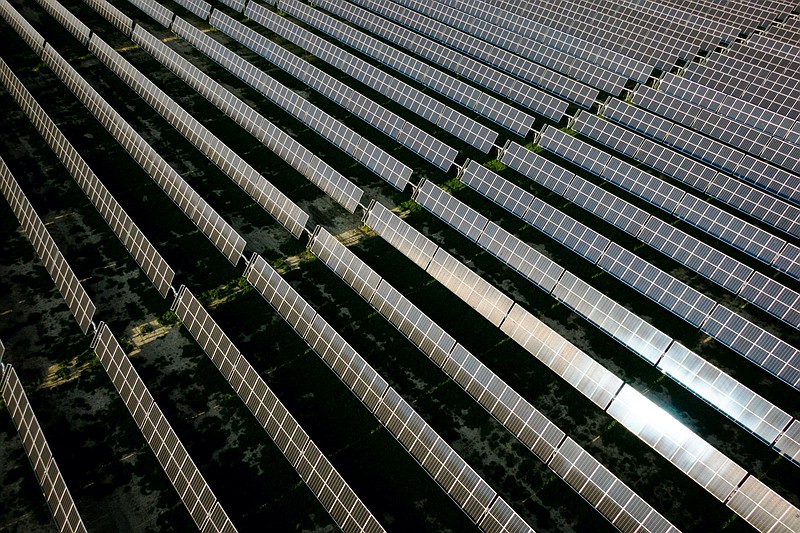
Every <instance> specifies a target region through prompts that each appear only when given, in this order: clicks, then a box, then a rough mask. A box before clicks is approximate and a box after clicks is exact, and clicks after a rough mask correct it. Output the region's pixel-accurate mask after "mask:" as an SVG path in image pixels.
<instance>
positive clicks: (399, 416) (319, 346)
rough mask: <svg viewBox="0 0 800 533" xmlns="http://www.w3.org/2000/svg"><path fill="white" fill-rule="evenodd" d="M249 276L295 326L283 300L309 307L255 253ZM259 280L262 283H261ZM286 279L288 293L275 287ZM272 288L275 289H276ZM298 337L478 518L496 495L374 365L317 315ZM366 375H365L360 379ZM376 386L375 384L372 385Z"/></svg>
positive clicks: (295, 324) (471, 514)
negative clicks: (317, 354)
mask: <svg viewBox="0 0 800 533" xmlns="http://www.w3.org/2000/svg"><path fill="white" fill-rule="evenodd" d="M246 276H247V279H248V281H250V283H251V284H252V285H253V286H254V287H255V288H256V289H258V290H259V292H261V294H262V296H263V297H264V298H265V299H266V300H267V301H268V302H269V303H270V305H272V307H273V308H275V309H276V310H277V311H278V312H279V313H280V314H281V316H283V317H284V318H285V319H286V320H287V322H289V323H290V324H291V325H292V327H293V328H295V331H298V333H299V330H298V324H297V322H296V321H294V320H292V319H291V317H290V315H289V314H288V313H287V312H286V311H285V310H284V307H285V306H284V302H287V301H292V302H294V305H295V306H299V307H301V308H305V307H310V306H309V305H308V303H307V302H305V300H303V299H302V297H301V296H299V295H298V294H297V293H296V292H295V291H294V289H292V288H291V287H290V286H289V285H288V284H287V283H286V282H285V281H283V280H282V279H281V280H280V281H279V282H277V283H276V282H275V281H274V280H275V278H280V276H278V274H277V273H276V272H275V271H274V270H272V268H270V267H269V266H268V265H267V264H266V262H265V261H264V260H263V259H262V258H261V257H259V256H258V255H254V256H253V258H252V259H251V260H250V262H249V263H248V266H247V270H246ZM264 280H266V281H267V282H266V283H265V282H264ZM281 284H285V286H286V287H288V293H289V294H286V293H285V292H283V291H281V289H279V288H278V287H280V286H281ZM276 288H278V289H277V290H276ZM302 336H303V337H304V338H305V340H306V342H308V344H309V345H310V346H311V347H312V348H313V349H314V350H315V351H316V352H317V353H319V354H320V356H322V357H323V359H324V360H325V361H326V362H327V363H328V364H329V365H330V366H331V367H332V368H333V369H334V371H336V372H337V374H339V376H340V377H341V378H342V380H343V381H344V382H345V383H347V384H348V385H349V386H350V388H351V389H352V390H353V392H354V393H355V394H356V395H357V396H358V397H359V398H360V399H361V400H362V401H363V402H364V403H365V404H366V405H367V406H369V407H370V408H371V409H372V410H374V413H375V416H376V417H377V418H378V420H380V421H381V423H382V424H383V425H384V426H385V427H386V428H387V429H388V430H389V431H390V432H391V433H392V434H393V435H394V436H395V438H397V440H398V441H399V442H400V443H401V444H402V445H403V446H404V447H405V448H406V449H407V450H408V451H409V453H411V455H412V456H413V457H414V458H415V459H416V460H417V461H418V462H419V463H420V464H421V465H422V466H423V467H424V468H425V469H426V470H427V471H428V473H429V474H430V475H431V476H432V477H433V478H434V479H435V480H436V482H437V483H439V485H440V486H441V487H442V488H443V489H445V491H446V492H447V493H448V494H449V495H450V496H451V497H452V498H453V499H454V500H455V501H456V502H457V503H458V504H459V505H460V506H461V508H462V509H463V510H464V512H466V513H467V515H469V516H470V517H471V518H472V519H473V520H476V521H477V520H479V519H480V517H481V516H482V515H483V513H485V512H486V509H487V507H488V506H489V504H491V502H492V501H494V499H495V498H496V497H497V494H496V493H495V492H494V491H493V490H492V489H491V487H489V486H488V485H487V484H486V482H485V481H484V480H483V479H482V478H481V477H480V476H479V475H478V474H476V473H475V472H474V471H473V470H472V468H471V467H470V466H469V465H467V464H466V463H465V462H464V460H463V459H462V458H461V457H460V456H459V455H458V454H457V453H456V452H455V451H454V450H453V449H452V448H451V447H450V446H449V445H448V444H447V443H446V442H445V441H444V440H442V438H441V437H439V435H438V434H437V433H436V432H435V431H434V430H433V429H432V428H431V427H430V426H429V425H428V424H427V422H425V420H423V419H422V417H420V416H419V415H418V414H417V413H416V411H414V409H413V408H412V407H411V406H410V405H409V404H408V403H407V402H406V401H405V400H403V398H402V397H400V395H398V394H397V393H396V392H395V391H394V389H392V388H391V387H388V385H387V384H386V382H385V381H383V380H382V379H380V376H378V375H377V374H376V373H375V372H374V370H372V368H371V367H370V366H369V365H368V364H367V363H366V362H365V361H364V360H363V359H362V358H361V356H360V355H359V354H358V353H357V352H355V350H353V349H352V348H351V347H350V346H349V345H348V344H347V343H346V342H345V341H344V339H342V338H341V336H340V335H339V334H338V333H336V331H335V330H333V329H332V328H331V327H330V325H328V324H327V323H326V322H325V320H324V319H323V318H322V317H321V316H320V315H317V316H316V317H315V318H314V323H313V324H312V325H311V327H310V328H308V329H306V330H305V331H304V333H303V334H302ZM365 378H366V379H365ZM376 385H377V386H378V388H375V387H376Z"/></svg>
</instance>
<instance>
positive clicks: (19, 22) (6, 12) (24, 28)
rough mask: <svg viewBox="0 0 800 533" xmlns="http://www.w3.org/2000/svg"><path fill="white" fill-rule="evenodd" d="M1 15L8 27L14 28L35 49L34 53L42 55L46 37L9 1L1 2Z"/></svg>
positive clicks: (2, 0)
mask: <svg viewBox="0 0 800 533" xmlns="http://www.w3.org/2000/svg"><path fill="white" fill-rule="evenodd" d="M0 14H2V15H3V18H4V19H5V20H6V22H8V25H9V26H11V27H12V28H14V30H15V31H16V32H17V33H18V34H19V36H20V37H22V39H23V40H24V41H25V42H26V43H28V45H29V46H30V47H31V48H33V51H34V53H36V55H41V53H42V49H43V48H44V37H42V36H41V35H40V34H39V32H37V31H36V30H35V29H33V26H31V25H30V23H29V22H28V21H27V20H25V18H24V17H23V16H22V15H20V14H19V13H18V12H17V10H16V9H14V7H12V6H11V4H10V3H9V2H8V0H0Z"/></svg>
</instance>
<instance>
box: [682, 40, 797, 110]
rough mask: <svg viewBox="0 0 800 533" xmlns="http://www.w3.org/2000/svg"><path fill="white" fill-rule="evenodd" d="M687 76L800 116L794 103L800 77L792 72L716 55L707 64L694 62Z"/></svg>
mask: <svg viewBox="0 0 800 533" xmlns="http://www.w3.org/2000/svg"><path fill="white" fill-rule="evenodd" d="M685 76H686V78H688V79H690V80H692V81H694V82H697V83H699V84H701V85H706V86H708V87H711V88H712V89H715V90H717V91H721V92H724V93H727V94H730V95H731V96H734V97H736V98H740V99H742V100H745V101H747V102H750V103H751V104H754V105H756V106H759V107H765V108H767V109H769V110H770V111H774V112H776V113H779V114H781V115H785V116H786V117H789V118H791V119H798V118H800V110H798V109H797V108H796V106H794V105H793V102H794V101H795V100H796V99H797V98H798V96H800V81H798V80H797V79H795V77H794V76H793V75H792V74H791V73H786V72H782V71H781V70H776V69H774V68H773V69H771V68H760V67H756V66H753V65H750V64H749V63H747V62H745V61H742V60H741V59H737V58H735V57H728V56H723V55H714V56H712V57H711V59H710V60H709V61H708V62H707V63H706V64H705V65H700V64H699V63H692V64H690V65H689V66H688V67H687V69H686V74H685Z"/></svg>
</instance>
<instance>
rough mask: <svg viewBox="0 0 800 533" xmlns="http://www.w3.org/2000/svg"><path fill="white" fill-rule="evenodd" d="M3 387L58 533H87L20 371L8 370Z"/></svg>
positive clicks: (0, 345)
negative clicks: (18, 372) (20, 376)
mask: <svg viewBox="0 0 800 533" xmlns="http://www.w3.org/2000/svg"><path fill="white" fill-rule="evenodd" d="M2 355H3V354H2V343H0V359H1V358H2ZM0 378H1V379H0V383H1V384H2V393H3V394H2V397H3V402H5V406H6V409H7V410H8V414H9V415H11V419H12V420H13V421H14V425H15V426H16V429H17V433H18V434H19V438H20V440H21V441H22V444H23V446H24V447H25V453H26V454H27V455H28V458H29V459H30V462H31V465H32V466H33V467H34V472H35V473H36V477H37V479H38V481H39V486H40V487H41V489H42V493H43V494H44V497H45V498H46V499H47V505H48V506H49V507H50V512H51V514H52V515H53V518H54V520H55V522H56V526H57V527H58V530H59V531H61V532H63V533H67V532H71V533H76V532H85V531H86V526H85V525H84V524H83V519H82V518H81V516H80V514H79V513H78V509H77V508H76V507H75V502H74V501H73V499H72V495H71V494H70V492H69V489H68V488H67V485H66V483H64V478H63V477H62V476H61V470H59V468H58V465H57V464H56V460H55V458H54V457H53V454H52V452H51V451H50V446H49V445H48V444H47V440H46V439H45V436H44V433H43V432H42V428H41V426H40V425H39V420H38V419H37V418H36V415H35V414H34V412H33V409H32V408H31V405H30V402H29V401H28V396H27V394H25V389H24V388H23V387H22V382H21V381H20V380H19V377H18V376H17V371H16V370H15V369H14V367H12V366H10V365H9V366H7V367H6V368H5V369H4V372H3V374H2V376H0Z"/></svg>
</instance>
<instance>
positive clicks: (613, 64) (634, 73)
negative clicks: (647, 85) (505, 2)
mask: <svg viewBox="0 0 800 533" xmlns="http://www.w3.org/2000/svg"><path fill="white" fill-rule="evenodd" d="M443 2H444V3H445V4H446V5H449V6H451V7H455V8H456V9H458V10H460V11H463V12H464V13H468V14H471V15H473V16H476V17H478V18H480V19H482V20H485V21H487V22H490V23H492V24H495V25H497V26H499V27H501V28H504V29H507V30H510V31H513V32H514V33H516V34H518V35H521V36H523V37H527V38H529V39H533V40H535V41H537V42H540V43H542V44H544V45H546V46H549V47H551V48H554V49H556V50H561V51H563V52H565V53H567V54H570V55H572V56H574V57H578V58H580V59H583V60H585V61H588V62H590V63H593V64H596V65H598V66H600V67H602V68H604V69H606V70H609V71H611V72H616V73H617V74H620V75H622V76H624V77H625V78H629V79H633V80H635V81H637V82H639V83H644V82H646V81H647V78H648V77H649V74H650V72H651V71H652V70H653V69H652V67H649V66H647V65H646V64H645V63H642V62H641V61H637V60H635V59H633V58H630V57H628V56H625V55H623V54H620V53H617V52H615V51H613V50H610V49H608V48H604V47H602V46H597V45H595V44H593V43H591V42H589V41H586V40H584V39H580V38H578V37H575V36H573V35H570V34H569V33H566V32H563V31H559V30H556V29H554V28H551V27H549V26H547V25H545V24H542V23H540V22H536V21H534V20H530V19H527V18H525V17H522V16H520V15H518V14H516V13H512V12H511V11H508V10H505V9H502V8H500V7H499V6H493V5H490V4H488V3H487V2H484V1H482V0H477V1H472V2H464V1H462V0H443Z"/></svg>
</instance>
